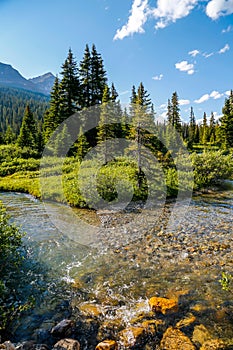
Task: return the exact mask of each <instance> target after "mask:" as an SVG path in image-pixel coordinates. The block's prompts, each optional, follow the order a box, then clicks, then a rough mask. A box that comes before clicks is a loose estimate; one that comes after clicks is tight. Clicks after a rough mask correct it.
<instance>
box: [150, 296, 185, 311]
mask: <svg viewBox="0 0 233 350" xmlns="http://www.w3.org/2000/svg"><path fill="white" fill-rule="evenodd" d="M149 304H150V307H151V309H152V311H154V312H156V313H162V314H164V315H166V314H169V313H172V312H177V311H178V302H177V300H175V299H167V298H159V297H152V298H150V300H149Z"/></svg>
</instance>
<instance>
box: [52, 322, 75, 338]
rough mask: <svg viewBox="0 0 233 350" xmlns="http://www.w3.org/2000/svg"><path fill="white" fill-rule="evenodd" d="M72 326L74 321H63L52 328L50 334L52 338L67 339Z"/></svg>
mask: <svg viewBox="0 0 233 350" xmlns="http://www.w3.org/2000/svg"><path fill="white" fill-rule="evenodd" d="M73 326H74V321H72V320H66V319H64V320H62V321H61V322H59V323H58V324H57V325H56V326H54V327H53V328H52V329H51V332H50V333H51V334H52V335H53V336H54V337H67V336H70V335H71V333H72V328H73Z"/></svg>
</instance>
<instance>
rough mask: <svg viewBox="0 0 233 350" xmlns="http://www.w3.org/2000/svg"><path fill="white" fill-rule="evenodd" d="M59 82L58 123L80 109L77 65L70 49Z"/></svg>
mask: <svg viewBox="0 0 233 350" xmlns="http://www.w3.org/2000/svg"><path fill="white" fill-rule="evenodd" d="M61 75H62V80H61V82H60V97H61V98H60V120H59V121H60V123H61V122H62V121H64V120H65V119H67V118H68V117H70V116H71V115H72V114H74V113H75V112H77V111H78V110H79V109H80V104H81V92H80V81H79V77H78V68H77V63H76V61H75V59H74V57H73V53H72V51H71V49H69V52H68V56H67V58H66V60H65V62H64V64H63V65H62V72H61Z"/></svg>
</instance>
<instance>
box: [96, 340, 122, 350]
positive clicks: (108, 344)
mask: <svg viewBox="0 0 233 350" xmlns="http://www.w3.org/2000/svg"><path fill="white" fill-rule="evenodd" d="M96 350H118V345H117V343H116V342H115V340H104V341H102V342H101V343H99V344H98V345H97V346H96Z"/></svg>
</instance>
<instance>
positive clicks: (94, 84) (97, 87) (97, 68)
mask: <svg viewBox="0 0 233 350" xmlns="http://www.w3.org/2000/svg"><path fill="white" fill-rule="evenodd" d="M106 83H107V77H106V71H105V69H104V64H103V59H102V57H101V55H100V54H99V53H98V52H97V50H96V47H95V45H94V44H93V45H92V50H91V105H92V106H94V105H98V104H101V102H102V98H103V92H104V89H105V85H106Z"/></svg>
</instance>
